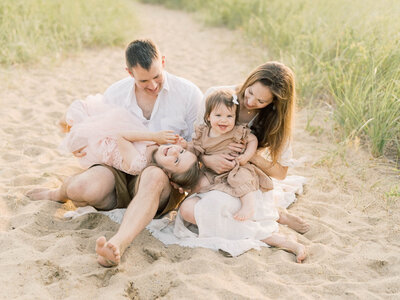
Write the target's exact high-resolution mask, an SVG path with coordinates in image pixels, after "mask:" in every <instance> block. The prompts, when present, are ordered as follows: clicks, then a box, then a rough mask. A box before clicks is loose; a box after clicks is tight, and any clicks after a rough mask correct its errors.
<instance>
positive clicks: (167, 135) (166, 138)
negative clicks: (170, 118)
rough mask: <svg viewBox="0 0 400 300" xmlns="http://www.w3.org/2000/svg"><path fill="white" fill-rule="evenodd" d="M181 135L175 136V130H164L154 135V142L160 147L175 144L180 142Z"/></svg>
mask: <svg viewBox="0 0 400 300" xmlns="http://www.w3.org/2000/svg"><path fill="white" fill-rule="evenodd" d="M178 139H179V135H177V134H175V133H174V131H173V130H163V131H158V132H154V133H153V138H152V141H154V142H156V143H157V144H159V145H162V144H174V143H176V142H177V141H178Z"/></svg>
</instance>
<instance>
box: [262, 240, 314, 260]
mask: <svg viewBox="0 0 400 300" xmlns="http://www.w3.org/2000/svg"><path fill="white" fill-rule="evenodd" d="M263 242H264V243H266V244H268V245H270V246H274V247H277V248H280V249H282V250H285V251H287V252H290V253H293V254H295V255H296V262H298V263H301V262H303V260H304V259H305V258H306V257H307V252H306V247H305V246H304V245H302V244H300V243H299V242H297V240H296V238H295V237H294V236H286V235H282V234H279V233H273V234H272V235H271V236H270V237H269V238H266V239H265V240H263Z"/></svg>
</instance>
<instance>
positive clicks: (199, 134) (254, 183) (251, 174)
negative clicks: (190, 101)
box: [193, 90, 273, 221]
mask: <svg viewBox="0 0 400 300" xmlns="http://www.w3.org/2000/svg"><path fill="white" fill-rule="evenodd" d="M238 105H239V103H238V101H237V97H236V95H235V94H234V93H233V92H231V91H229V90H218V91H216V92H214V93H212V94H211V95H209V97H208V98H207V100H206V112H205V114H204V122H205V125H200V126H198V127H197V128H196V131H195V137H194V138H193V148H194V152H195V154H196V155H198V156H199V155H212V154H220V153H225V154H231V155H234V156H237V158H236V162H237V164H236V166H235V167H234V168H233V169H232V170H231V171H229V172H226V173H223V174H216V173H215V172H213V171H212V170H210V169H206V168H204V170H203V172H204V174H205V176H206V178H207V179H208V181H209V185H203V187H202V188H201V190H200V192H201V193H203V192H207V191H210V190H219V191H222V192H226V193H228V194H230V195H232V196H234V197H238V198H240V201H241V208H240V209H239V210H238V211H237V212H236V213H235V214H234V218H235V219H236V220H238V221H244V220H247V219H249V218H251V217H252V216H253V214H254V201H255V192H256V191H257V190H259V189H260V190H261V191H263V192H264V191H268V190H271V189H272V188H273V186H272V181H271V179H270V178H269V177H268V176H267V175H265V174H264V173H263V172H262V171H261V170H260V169H259V168H258V167H256V166H255V165H253V164H251V163H249V162H248V161H249V160H250V158H251V157H252V156H253V155H254V154H255V152H256V150H257V138H256V137H255V135H253V134H252V133H250V129H249V128H248V127H247V126H244V125H237V124H236V121H237V115H238V112H239V107H238ZM231 143H244V144H246V149H245V151H244V152H243V153H240V154H239V153H236V152H235V153H232V151H231V150H229V149H228V145H229V144H231Z"/></svg>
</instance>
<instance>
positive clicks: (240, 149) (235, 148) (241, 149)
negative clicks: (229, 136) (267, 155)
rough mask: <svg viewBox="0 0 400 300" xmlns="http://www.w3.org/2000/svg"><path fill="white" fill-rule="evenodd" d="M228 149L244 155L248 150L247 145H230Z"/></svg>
mask: <svg viewBox="0 0 400 300" xmlns="http://www.w3.org/2000/svg"><path fill="white" fill-rule="evenodd" d="M228 149H229V150H232V151H233V152H237V153H243V152H244V151H245V150H246V145H245V144H240V143H230V144H229V145H228Z"/></svg>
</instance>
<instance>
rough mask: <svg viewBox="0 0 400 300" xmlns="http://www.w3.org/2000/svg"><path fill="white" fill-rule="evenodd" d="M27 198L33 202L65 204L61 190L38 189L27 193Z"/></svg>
mask: <svg viewBox="0 0 400 300" xmlns="http://www.w3.org/2000/svg"><path fill="white" fill-rule="evenodd" d="M25 196H27V197H28V198H29V199H31V200H51V201H59V202H65V201H66V199H64V198H63V197H62V196H61V194H60V189H53V190H52V189H48V188H36V189H33V190H29V191H28V192H26V194H25Z"/></svg>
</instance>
